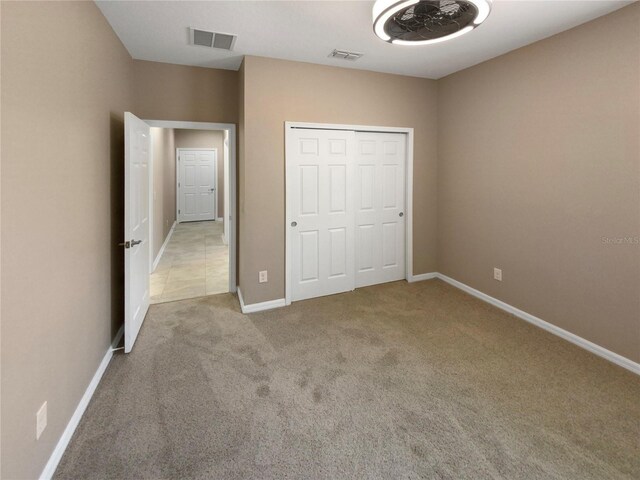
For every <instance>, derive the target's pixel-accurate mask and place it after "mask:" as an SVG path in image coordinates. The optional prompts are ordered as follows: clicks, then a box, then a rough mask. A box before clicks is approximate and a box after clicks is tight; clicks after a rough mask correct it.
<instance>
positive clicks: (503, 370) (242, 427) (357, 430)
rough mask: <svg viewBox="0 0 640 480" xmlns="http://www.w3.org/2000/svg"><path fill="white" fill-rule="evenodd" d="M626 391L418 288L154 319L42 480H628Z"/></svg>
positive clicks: (634, 414)
mask: <svg viewBox="0 0 640 480" xmlns="http://www.w3.org/2000/svg"><path fill="white" fill-rule="evenodd" d="M639 400H640V378H639V377H637V376H635V375H633V374H631V373H630V372H628V371H626V370H623V369H622V368H620V367H617V366H615V365H613V364H611V363H608V362H607V361H605V360H603V359H600V358H598V357H596V356H594V355H592V354H590V353H588V352H586V351H584V350H582V349H580V348H578V347H576V346H574V345H572V344H569V343H567V342H565V341H563V340H561V339H559V338H557V337H554V336H552V335H551V334H549V333H546V332H544V331H542V330H540V329H538V328H536V327H534V326H531V325H529V324H527V323H525V322H523V321H521V320H519V319H517V318H515V317H512V316H510V315H508V314H506V313H504V312H502V311H500V310H497V309H495V308H493V307H491V306H489V305H487V304H485V303H482V302H481V301H479V300H477V299H475V298H472V297H470V296H468V295H466V294H464V293H462V292H460V291H458V290H456V289H455V288H453V287H451V286H449V285H447V284H444V283H442V282H440V281H439V280H432V281H426V282H420V283H415V284H407V283H405V282H397V283H392V284H386V285H380V286H375V287H369V288H363V289H359V290H356V291H355V292H351V293H347V294H342V295H335V296H332V297H325V298H319V299H314V300H308V301H304V302H298V303H295V304H293V305H292V306H291V307H287V308H282V309H278V310H273V311H269V312H263V313H257V314H252V315H249V316H247V315H242V314H241V313H240V312H239V309H238V304H237V299H236V298H235V297H234V296H233V295H230V294H224V295H218V296H212V297H206V298H199V299H195V300H188V301H181V302H174V303H165V304H161V305H154V306H152V307H151V310H150V311H149V315H148V317H147V319H146V321H145V324H144V326H143V328H142V331H141V333H140V337H139V339H138V341H137V344H136V346H135V348H134V350H133V352H132V353H131V354H128V355H124V354H118V355H116V356H115V358H114V359H113V361H112V363H111V365H110V366H109V368H108V370H107V372H106V373H105V376H104V378H103V380H102V382H101V384H100V385H99V387H98V389H97V391H96V393H95V395H94V397H93V400H92V401H91V403H90V405H89V407H88V409H87V411H86V413H85V416H84V418H83V419H82V421H81V423H80V425H79V427H78V429H77V431H76V433H75V435H74V437H73V439H72V441H71V444H70V445H69V448H68V449H67V452H66V454H65V455H64V458H63V459H62V461H61V463H60V466H59V468H58V471H57V473H56V478H57V479H106V478H112V479H125V478H128V479H276V478H277V479H580V480H586V479H598V480H602V479H638V478H640V443H639V442H640V401H639Z"/></svg>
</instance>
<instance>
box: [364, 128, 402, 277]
mask: <svg viewBox="0 0 640 480" xmlns="http://www.w3.org/2000/svg"><path fill="white" fill-rule="evenodd" d="M355 139H356V149H355V151H356V152H355V155H356V158H355V163H356V179H355V221H356V233H355V255H356V258H355V262H356V279H355V280H356V287H365V286H367V285H375V284H378V283H385V282H392V281H394V280H402V279H404V278H405V218H404V205H405V173H404V172H405V158H406V138H405V135H402V134H397V133H377V132H376V133H372V132H358V133H356V137H355Z"/></svg>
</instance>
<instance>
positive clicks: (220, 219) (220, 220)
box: [216, 217, 224, 222]
mask: <svg viewBox="0 0 640 480" xmlns="http://www.w3.org/2000/svg"><path fill="white" fill-rule="evenodd" d="M222 221H224V218H222V217H218V218H216V222H222Z"/></svg>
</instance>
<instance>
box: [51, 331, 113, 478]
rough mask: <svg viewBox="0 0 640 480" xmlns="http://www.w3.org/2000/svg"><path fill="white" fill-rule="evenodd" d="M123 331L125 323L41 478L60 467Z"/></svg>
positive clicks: (103, 359)
mask: <svg viewBox="0 0 640 480" xmlns="http://www.w3.org/2000/svg"><path fill="white" fill-rule="evenodd" d="M123 333H124V324H123V325H122V326H121V327H120V329H119V330H118V333H116V337H115V338H114V340H113V343H112V344H111V347H109V349H108V350H107V353H105V354H104V357H102V361H101V362H100V365H98V369H97V370H96V373H95V374H94V375H93V378H92V379H91V381H90V382H89V386H88V387H87V389H86V390H85V392H84V395H82V398H81V399H80V403H78V406H77V407H76V410H75V412H73V415H72V416H71V419H70V420H69V423H67V426H66V428H65V429H64V432H62V435H61V436H60V440H58V443H57V444H56V447H55V448H54V449H53V453H51V456H50V457H49V461H47V464H46V465H45V466H44V469H43V470H42V473H41V474H40V480H49V479H50V478H52V477H53V474H54V473H55V472H56V468H58V464H59V463H60V460H61V459H62V456H63V455H64V452H65V450H66V449H67V446H68V445H69V442H70V441H71V437H73V434H74V432H75V431H76V428H77V427H78V424H79V423H80V420H81V419H82V415H84V412H85V410H86V409H87V406H88V405H89V402H90V401H91V397H93V394H94V393H95V391H96V388H97V387H98V384H99V383H100V380H101V379H102V375H104V372H105V370H106V369H107V367H108V366H109V362H111V358H112V357H113V349H114V348H116V347H117V346H118V343H120V340H121V339H122V335H123Z"/></svg>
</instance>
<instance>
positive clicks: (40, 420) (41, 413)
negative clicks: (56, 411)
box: [36, 402, 47, 440]
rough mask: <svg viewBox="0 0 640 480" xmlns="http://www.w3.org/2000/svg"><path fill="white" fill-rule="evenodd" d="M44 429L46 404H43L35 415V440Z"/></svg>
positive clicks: (45, 425) (45, 426)
mask: <svg viewBox="0 0 640 480" xmlns="http://www.w3.org/2000/svg"><path fill="white" fill-rule="evenodd" d="M45 428H47V402H44V403H43V404H42V406H41V407H40V410H38V412H37V413H36V440H38V439H39V438H40V435H42V432H44V429H45Z"/></svg>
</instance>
